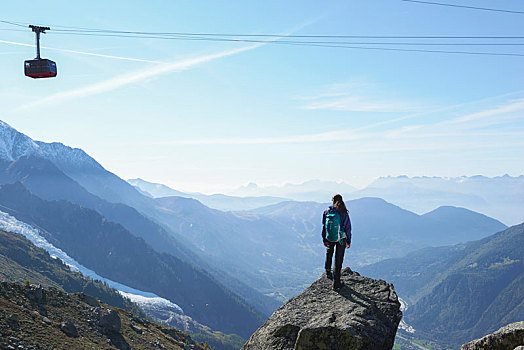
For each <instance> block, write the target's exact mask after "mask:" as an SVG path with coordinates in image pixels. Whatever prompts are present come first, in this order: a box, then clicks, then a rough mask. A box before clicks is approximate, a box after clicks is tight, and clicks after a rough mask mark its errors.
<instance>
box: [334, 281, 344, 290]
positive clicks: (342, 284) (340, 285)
mask: <svg viewBox="0 0 524 350" xmlns="http://www.w3.org/2000/svg"><path fill="white" fill-rule="evenodd" d="M342 287H344V283H342V282H340V281H335V282H333V290H339V289H340V288H342Z"/></svg>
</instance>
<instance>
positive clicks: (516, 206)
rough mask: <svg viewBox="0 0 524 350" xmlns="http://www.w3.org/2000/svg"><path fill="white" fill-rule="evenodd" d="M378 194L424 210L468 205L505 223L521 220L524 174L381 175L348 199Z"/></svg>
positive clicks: (406, 206) (522, 216) (522, 217)
mask: <svg viewBox="0 0 524 350" xmlns="http://www.w3.org/2000/svg"><path fill="white" fill-rule="evenodd" d="M369 196H372V197H380V198H383V199H385V200H387V201H389V202H391V203H394V204H396V205H398V206H400V207H402V208H404V209H408V210H411V211H414V212H416V213H420V214H421V213H425V212H428V211H430V210H433V209H435V208H437V207H439V206H442V205H452V206H458V207H464V208H468V209H470V210H474V211H477V212H479V213H482V214H485V215H488V216H490V217H493V218H496V219H498V220H500V221H502V222H504V223H505V224H507V225H515V224H519V223H521V222H523V221H524V176H523V175H521V176H518V177H512V176H509V175H503V176H496V177H492V178H490V177H486V176H480V175H477V176H470V177H468V176H461V177H450V178H443V177H427V176H421V177H407V176H398V177H391V176H389V177H381V178H379V179H377V180H375V181H374V182H372V183H371V184H370V185H368V186H367V187H366V188H364V189H362V190H359V191H355V192H353V193H351V194H350V197H351V198H360V197H369Z"/></svg>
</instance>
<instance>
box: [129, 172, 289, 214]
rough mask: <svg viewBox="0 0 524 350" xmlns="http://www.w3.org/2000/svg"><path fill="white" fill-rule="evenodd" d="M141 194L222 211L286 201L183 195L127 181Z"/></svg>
mask: <svg viewBox="0 0 524 350" xmlns="http://www.w3.org/2000/svg"><path fill="white" fill-rule="evenodd" d="M127 182H129V183H130V184H131V185H133V186H134V187H135V188H136V189H138V190H139V191H140V192H141V193H142V194H144V195H146V196H150V197H153V198H161V197H184V198H193V199H196V200H198V201H199V202H200V203H202V204H204V205H205V206H207V207H209V208H213V209H218V210H223V211H234V210H250V209H255V208H259V207H263V206H266V205H270V204H275V203H279V202H282V201H286V200H288V198H281V197H271V196H260V197H236V196H228V195H225V194H220V193H217V194H211V195H206V194H202V193H198V192H196V193H195V192H192V193H184V192H180V191H177V190H174V189H172V188H170V187H168V186H166V185H163V184H158V183H152V182H148V181H145V180H142V179H140V178H138V179H129V180H127Z"/></svg>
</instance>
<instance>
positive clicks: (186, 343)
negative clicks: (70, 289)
mask: <svg viewBox="0 0 524 350" xmlns="http://www.w3.org/2000/svg"><path fill="white" fill-rule="evenodd" d="M93 305H98V306H96V307H95V306H93ZM42 310H45V311H46V314H45V315H44V314H43V313H42V312H41V311H42ZM208 348H209V347H205V346H204V345H203V344H200V343H198V342H195V341H194V340H193V339H192V338H191V337H190V336H189V335H187V334H184V333H182V332H180V331H179V330H177V329H174V328H167V327H164V326H163V325H160V324H156V323H152V322H150V321H148V320H145V319H143V318H140V317H139V316H138V315H137V314H133V313H131V312H129V311H126V310H122V309H118V308H115V307H111V306H109V305H107V304H104V303H101V302H98V301H96V299H94V298H92V297H89V296H86V295H84V294H81V293H78V294H67V293H64V292H62V291H59V290H57V289H54V288H49V289H43V288H41V287H40V286H34V285H19V284H16V283H10V282H0V350H4V349H25V350H44V349H55V350H71V349H93V350H98V349H100V350H102V349H119V350H131V349H140V350H153V349H174V350H175V349H178V350H182V349H184V350H185V349H195V350H196V349H208Z"/></svg>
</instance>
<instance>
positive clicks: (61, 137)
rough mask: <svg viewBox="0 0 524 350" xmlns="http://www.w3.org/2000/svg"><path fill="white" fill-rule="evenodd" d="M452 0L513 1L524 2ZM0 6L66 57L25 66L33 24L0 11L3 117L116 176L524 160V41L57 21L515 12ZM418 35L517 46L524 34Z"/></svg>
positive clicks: (273, 173)
mask: <svg viewBox="0 0 524 350" xmlns="http://www.w3.org/2000/svg"><path fill="white" fill-rule="evenodd" d="M447 2H448V3H455V4H462V5H471V6H480V7H492V8H493V7H495V8H504V9H511V10H517V11H524V5H523V4H522V2H521V1H518V0H507V1H504V2H495V1H479V0H477V1H466V0H464V1H458V0H453V1H452V0H449V1H447ZM72 3H74V4H72ZM0 13H1V16H0V17H1V18H0V20H7V21H15V22H20V23H34V24H43V25H44V24H45V25H49V26H50V27H51V28H52V30H51V31H50V32H49V33H48V34H44V35H42V41H41V45H42V46H43V49H42V56H43V57H47V58H51V59H53V60H55V61H56V62H57V64H58V69H59V76H58V77H57V78H54V79H40V80H33V79H30V78H26V77H24V75H23V60H24V59H29V58H33V57H34V48H32V47H30V46H22V45H20V44H28V45H32V44H33V43H34V34H33V33H31V32H30V30H29V29H28V30H26V31H12V29H16V30H20V29H23V28H22V27H17V26H12V25H9V24H0V63H1V65H2V67H3V68H4V69H3V77H2V83H1V84H0V106H1V108H0V119H2V120H4V121H6V122H7V123H9V124H10V125H12V126H13V127H15V128H16V129H18V130H19V131H21V132H24V133H26V134H27V135H29V136H30V137H32V138H34V139H37V140H42V141H59V142H62V143H64V144H67V145H69V146H72V147H79V148H82V149H84V150H85V151H86V152H88V153H89V154H90V155H92V156H93V157H94V158H95V159H97V160H98V161H99V162H100V163H101V164H102V165H103V166H104V167H106V168H107V169H108V170H110V171H113V172H115V173H116V174H117V175H119V176H121V177H122V178H134V177H141V178H144V179H146V180H149V181H155V182H161V183H165V184H167V185H170V186H172V187H175V188H177V189H180V190H191V191H203V192H215V191H227V190H228V189H232V188H235V187H237V186H240V185H243V184H246V183H248V182H256V183H258V184H280V183H286V182H293V183H296V182H302V181H306V180H310V179H315V178H318V179H323V180H343V181H345V182H347V183H350V184H352V185H355V186H364V185H365V184H367V183H369V182H371V181H372V180H373V179H374V178H376V177H378V176H386V175H400V174H407V175H412V176H414V175H430V176H433V175H434V176H460V175H474V174H483V175H487V176H495V175H501V174H504V173H509V174H510V175H520V174H523V173H524V137H523V136H524V84H523V83H524V74H523V73H524V57H514V56H486V55H466V54H443V53H420V52H395V51H379V50H361V49H343V48H328V47H303V46H290V45H278V44H271V43H266V44H254V43H235V42H210V41H182V40H158V39H137V38H118V37H99V36H72V35H61V34H58V33H56V32H53V28H59V27H58V26H68V27H85V28H97V29H114V30H131V31H150V32H196V33H243V34H268V33H269V34H293V35H398V36H454V35H456V36H497V35H498V36H524V25H523V23H524V21H523V19H524V15H523V14H510V13H502V12H490V11H480V10H468V9H459V8H450V7H443V6H431V5H422V4H416V3H412V2H405V1H400V0H383V1H374V0H357V1H331V2H329V3H328V2H320V1H263V2H261V1H258V2H255V1H229V2H223V1H221V2H217V1H213V2H203V1H167V0H163V1H160V0H156V1H147V2H145V1H104V2H102V1H89V2H82V3H81V4H80V3H79V2H71V1H53V0H49V1H46V2H42V1H26V2H19V1H10V2H3V3H2V4H1V5H0ZM7 29H8V30H7ZM353 41H355V42H362V41H369V40H365V39H354V40H353ZM414 41H416V40H414ZM418 41H420V40H418ZM435 42H436V41H435ZM456 42H468V43H472V42H473V41H472V40H466V39H464V40H461V41H460V40H457V41H456ZM478 42H493V40H487V39H486V40H478ZM498 42H499V43H508V44H511V43H521V44H524V40H522V39H521V40H517V39H512V40H505V41H498ZM377 46H378V45H377ZM425 49H440V50H457V51H473V52H479V51H481V52H512V53H519V54H524V46H496V47H494V46H492V47H483V46H466V47H463V46H460V47H426V48H425Z"/></svg>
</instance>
